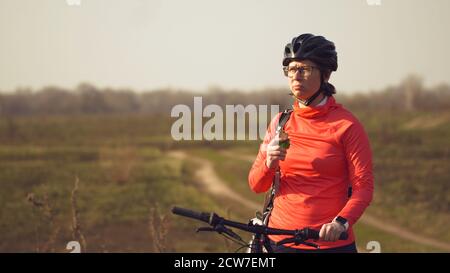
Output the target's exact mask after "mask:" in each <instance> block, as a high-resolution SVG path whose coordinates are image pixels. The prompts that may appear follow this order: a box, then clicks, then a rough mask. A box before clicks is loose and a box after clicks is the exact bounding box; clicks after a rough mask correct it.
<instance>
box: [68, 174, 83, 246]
mask: <svg viewBox="0 0 450 273" xmlns="http://www.w3.org/2000/svg"><path fill="white" fill-rule="evenodd" d="M79 182H80V180H79V179H78V177H75V183H74V187H73V190H72V194H71V205H72V239H73V240H75V241H78V242H80V245H81V251H82V252H86V251H87V243H86V239H85V238H84V235H83V232H82V229H81V224H80V220H79V215H80V214H79V211H78V206H77V191H78V184H79Z"/></svg>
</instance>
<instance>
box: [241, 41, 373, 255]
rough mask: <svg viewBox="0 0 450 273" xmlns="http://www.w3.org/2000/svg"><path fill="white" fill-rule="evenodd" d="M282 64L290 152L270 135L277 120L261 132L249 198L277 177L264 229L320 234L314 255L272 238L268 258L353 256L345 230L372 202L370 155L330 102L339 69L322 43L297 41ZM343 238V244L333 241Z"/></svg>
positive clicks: (364, 140) (361, 135)
mask: <svg viewBox="0 0 450 273" xmlns="http://www.w3.org/2000/svg"><path fill="white" fill-rule="evenodd" d="M282 64H283V70H284V74H285V75H286V76H287V79H288V84H289V87H290V91H291V93H292V94H291V95H292V96H293V98H294V104H293V111H292V113H291V114H290V118H289V120H288V121H287V122H286V124H285V125H284V128H283V130H284V132H285V134H283V136H286V134H287V136H288V138H289V143H290V146H289V147H285V146H283V145H280V142H279V141H280V134H277V133H275V132H276V129H275V128H276V126H277V124H278V122H279V117H280V115H281V114H279V115H278V116H276V117H275V118H274V119H273V120H272V122H271V123H270V125H269V127H268V129H267V132H266V136H265V139H264V142H263V144H262V145H261V146H260V150H259V152H258V155H257V158H256V160H255V162H254V163H253V166H252V168H251V170H250V173H249V178H248V180H249V185H250V188H251V189H252V190H253V191H254V192H256V193H261V192H266V191H268V190H269V188H270V187H271V186H272V182H273V178H274V176H275V173H276V171H277V170H279V172H280V182H279V185H278V186H277V191H276V195H275V199H274V202H273V210H272V212H271V214H270V218H269V221H268V226H269V227H273V228H280V229H299V228H303V227H310V228H313V229H316V230H320V233H319V236H320V239H319V240H318V241H316V242H315V244H317V245H318V246H319V247H320V248H319V249H318V250H317V249H315V248H313V247H310V246H307V245H302V244H301V245H294V244H291V245H289V244H288V245H285V246H276V245H275V242H278V241H280V240H282V239H284V238H285V237H284V236H277V235H271V236H269V239H270V242H271V244H272V246H273V250H274V251H275V252H310V251H325V252H350V253H351V252H357V250H356V246H355V235H354V233H353V230H352V226H353V225H354V224H355V223H356V221H357V220H358V219H359V218H360V216H361V215H362V214H363V212H364V210H365V209H366V208H367V206H368V205H369V203H370V202H371V200H372V195H373V173H372V152H371V149H370V144H369V139H368V137H367V134H366V133H365V131H364V128H363V126H362V125H361V123H360V122H359V121H358V120H357V119H356V118H355V117H354V116H353V115H352V114H351V113H350V112H349V111H348V110H347V109H345V108H344V107H343V106H342V105H340V104H338V103H336V101H335V98H334V97H333V94H335V93H336V92H335V88H334V86H333V85H332V84H330V83H329V82H328V80H329V79H330V75H331V73H332V72H333V71H336V70H337V67H338V63H337V53H336V49H335V45H334V43H333V42H331V41H329V40H327V39H326V38H324V37H322V36H315V35H312V34H302V35H300V36H298V37H295V38H294V39H293V40H292V41H291V42H290V43H288V44H287V45H286V47H285V50H284V58H283V62H282ZM281 138H282V140H283V137H281ZM349 187H350V189H351V194H349ZM344 231H346V232H348V235H349V236H348V239H347V240H338V238H339V236H340V234H341V233H342V232H344Z"/></svg>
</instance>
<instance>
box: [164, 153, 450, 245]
mask: <svg viewBox="0 0 450 273" xmlns="http://www.w3.org/2000/svg"><path fill="white" fill-rule="evenodd" d="M223 154H224V155H227V156H230V155H231V153H230V152H223ZM169 156H172V157H175V158H177V159H180V160H184V159H187V158H188V155H187V154H186V153H185V152H183V151H172V152H170V153H169ZM233 156H236V155H233ZM238 158H239V159H241V160H246V161H250V162H253V161H254V159H255V158H254V157H251V156H248V155H242V156H238ZM189 159H190V160H194V161H196V162H198V163H199V164H200V165H201V167H200V168H199V169H198V170H197V171H196V176H197V177H198V178H199V180H200V181H199V182H200V183H202V185H203V186H204V187H205V188H206V190H207V191H209V192H211V193H212V194H214V195H220V196H221V197H226V198H229V199H231V200H234V201H236V202H238V203H240V204H242V205H243V206H246V207H247V208H249V209H253V210H255V211H256V210H260V209H261V204H257V203H255V202H253V201H249V200H247V199H246V198H243V197H242V196H241V195H239V194H238V193H236V192H234V191H233V190H231V189H230V188H229V187H228V186H227V185H226V183H225V182H223V181H222V179H221V178H220V177H219V176H218V175H217V174H216V172H215V170H214V167H213V164H212V163H211V162H209V161H208V160H205V159H202V158H198V157H192V156H189ZM359 221H361V222H362V223H363V224H366V225H369V226H372V227H374V228H377V229H379V230H382V231H384V232H387V233H390V234H392V235H394V236H397V237H400V238H403V239H405V240H408V241H412V242H415V243H419V244H422V245H427V246H431V247H435V248H439V249H442V250H445V251H450V244H448V243H443V242H439V241H437V240H435V239H432V238H427V237H425V236H421V235H417V234H414V233H413V232H410V231H408V230H405V229H403V228H401V227H398V226H396V225H393V224H389V223H386V221H384V220H381V219H379V218H376V217H374V216H371V215H369V214H367V213H364V214H363V216H362V217H361V218H360V219H359Z"/></svg>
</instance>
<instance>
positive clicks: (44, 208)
mask: <svg viewBox="0 0 450 273" xmlns="http://www.w3.org/2000/svg"><path fill="white" fill-rule="evenodd" d="M27 200H28V202H30V203H31V204H32V205H33V206H34V207H35V208H37V209H38V210H39V211H41V213H42V214H43V216H44V218H45V219H46V221H48V223H49V225H50V228H51V233H50V235H49V237H48V239H47V241H46V242H45V243H43V244H42V245H41V244H40V240H39V234H38V231H37V226H36V227H35V234H36V252H38V253H39V252H55V241H56V238H57V237H58V234H59V232H60V227H59V226H57V225H56V224H55V214H54V212H53V210H52V208H51V206H50V204H49V201H48V195H47V194H44V197H43V198H42V199H41V198H39V197H36V196H35V194H34V193H28V194H27Z"/></svg>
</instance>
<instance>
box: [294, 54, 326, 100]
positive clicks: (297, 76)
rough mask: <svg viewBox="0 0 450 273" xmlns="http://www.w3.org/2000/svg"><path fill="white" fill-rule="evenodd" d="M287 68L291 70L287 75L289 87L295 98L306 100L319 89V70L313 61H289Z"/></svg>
mask: <svg viewBox="0 0 450 273" xmlns="http://www.w3.org/2000/svg"><path fill="white" fill-rule="evenodd" d="M295 68H297V71H296V70H295ZM288 70H290V71H291V72H290V73H289V75H288V81H289V87H290V89H291V91H292V93H293V94H294V95H295V96H296V97H297V98H299V99H302V100H306V99H308V98H309V97H311V96H312V95H314V93H315V92H316V91H317V90H319V87H320V70H319V68H318V67H317V65H316V64H315V63H313V62H311V61H308V60H304V61H291V62H290V63H289V65H288ZM295 71H296V72H295ZM302 71H303V72H302Z"/></svg>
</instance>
